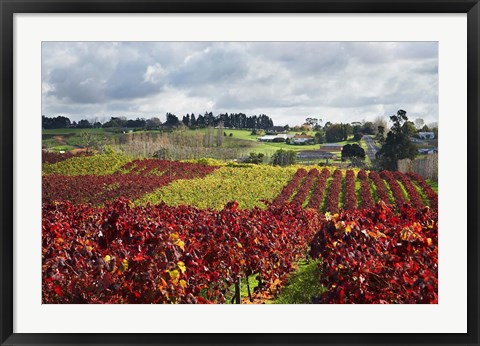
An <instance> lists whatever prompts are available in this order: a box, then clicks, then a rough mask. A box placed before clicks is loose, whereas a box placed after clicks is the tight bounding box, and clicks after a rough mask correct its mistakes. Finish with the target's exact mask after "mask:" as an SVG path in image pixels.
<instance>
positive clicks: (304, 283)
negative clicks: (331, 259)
mask: <svg viewBox="0 0 480 346" xmlns="http://www.w3.org/2000/svg"><path fill="white" fill-rule="evenodd" d="M318 264H319V262H318V261H313V260H310V261H306V260H302V261H300V262H299V263H298V268H297V270H295V271H294V272H293V273H291V274H290V276H289V277H288V279H287V282H286V285H285V286H284V287H283V288H282V291H281V293H280V294H279V295H278V296H277V297H275V298H274V299H273V300H271V301H266V302H265V303H266V304H309V303H311V301H312V298H313V297H318V296H319V295H321V294H322V293H323V292H325V291H326V290H327V289H326V288H325V287H324V286H322V285H321V284H320V275H321V272H320V268H319V265H318Z"/></svg>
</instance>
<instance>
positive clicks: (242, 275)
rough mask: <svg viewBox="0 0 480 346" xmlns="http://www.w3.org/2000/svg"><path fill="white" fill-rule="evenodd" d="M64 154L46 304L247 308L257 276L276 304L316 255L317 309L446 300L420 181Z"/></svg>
mask: <svg viewBox="0 0 480 346" xmlns="http://www.w3.org/2000/svg"><path fill="white" fill-rule="evenodd" d="M55 155H57V157H56V156H55ZM59 155H60V154H48V155H44V157H43V161H44V164H43V177H42V195H43V206H42V212H43V219H42V262H43V271H42V275H43V280H42V285H43V290H42V292H43V295H42V301H43V303H47V304H51V303H54V304H57V303H102V304H103V303H143V304H146V303H205V304H207V303H229V302H233V301H234V300H235V299H236V301H237V302H240V301H239V300H238V296H239V293H238V291H239V287H240V285H242V283H243V282H245V281H246V282H248V278H254V281H255V282H256V284H255V287H250V286H248V285H247V286H248V287H247V288H248V295H249V297H250V298H251V297H252V296H262V295H267V293H268V296H273V297H275V296H276V295H278V294H279V293H281V291H282V289H283V286H284V285H285V283H286V280H287V278H288V277H289V275H290V274H291V273H292V272H294V271H295V270H296V266H297V264H296V263H298V261H299V260H301V259H305V258H307V259H308V258H311V259H315V260H318V263H319V269H320V271H321V273H322V275H321V277H320V278H319V282H320V284H321V285H322V286H323V287H325V291H324V292H322V293H319V294H318V295H316V296H312V297H311V301H310V302H313V303H375V304H382V303H437V302H438V297H437V293H438V275H437V273H438V267H437V263H438V215H437V209H438V208H437V204H438V196H437V193H436V192H435V191H434V190H433V189H432V188H431V187H430V185H429V184H428V183H427V181H425V180H424V179H423V178H422V177H421V176H419V175H417V174H414V173H407V174H403V173H400V172H390V171H382V172H375V171H370V172H368V171H363V170H340V169H334V168H321V167H318V166H317V167H314V166H289V167H272V166H266V165H245V164H235V163H232V164H224V163H217V162H204V163H202V162H194V161H188V162H179V161H166V160H159V159H143V160H138V159H132V158H130V157H127V156H123V155H121V154H113V153H112V154H105V155H81V156H64V157H60V156H59Z"/></svg>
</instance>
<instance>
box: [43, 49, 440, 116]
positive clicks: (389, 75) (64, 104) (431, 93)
mask: <svg viewBox="0 0 480 346" xmlns="http://www.w3.org/2000/svg"><path fill="white" fill-rule="evenodd" d="M400 108H402V109H405V110H406V111H407V114H408V115H410V117H411V118H417V117H423V118H424V119H425V121H426V122H427V123H428V122H433V121H438V45H437V43H435V42H45V43H43V46H42V114H45V115H47V116H55V115H59V114H62V115H67V116H70V117H71V118H72V119H73V120H79V119H82V118H85V117H88V118H91V119H93V118H97V119H100V118H108V117H109V116H115V115H117V116H118V115H124V116H127V117H129V118H133V117H137V116H141V117H151V116H159V115H160V116H164V114H165V113H166V112H172V113H175V114H177V115H179V116H182V115H184V114H186V113H191V112H195V113H197V114H198V113H203V112H205V111H212V112H214V113H219V112H225V111H226V112H244V113H247V114H259V113H266V114H268V115H270V116H271V117H272V118H273V119H274V121H275V123H277V124H280V125H281V124H287V123H289V124H290V125H294V124H299V123H301V122H302V121H303V120H304V119H305V117H309V116H318V117H321V118H323V119H324V121H332V122H335V121H356V120H362V119H364V120H369V119H373V118H375V117H376V116H378V115H384V116H389V115H392V114H394V113H395V112H396V110H398V109H400Z"/></svg>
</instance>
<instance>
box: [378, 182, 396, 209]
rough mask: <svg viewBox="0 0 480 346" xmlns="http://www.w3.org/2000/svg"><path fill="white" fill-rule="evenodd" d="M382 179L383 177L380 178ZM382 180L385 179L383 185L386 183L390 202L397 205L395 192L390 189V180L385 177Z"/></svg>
mask: <svg viewBox="0 0 480 346" xmlns="http://www.w3.org/2000/svg"><path fill="white" fill-rule="evenodd" d="M380 179H382V178H380ZM382 181H383V185H385V189H386V190H387V193H388V199H389V200H390V204H391V205H396V202H395V197H394V196H393V192H392V190H391V189H390V185H389V184H388V182H387V181H386V180H385V179H382Z"/></svg>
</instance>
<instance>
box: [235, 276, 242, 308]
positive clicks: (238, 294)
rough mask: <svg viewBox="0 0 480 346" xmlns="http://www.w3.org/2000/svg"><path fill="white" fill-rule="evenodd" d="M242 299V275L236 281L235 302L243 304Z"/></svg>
mask: <svg viewBox="0 0 480 346" xmlns="http://www.w3.org/2000/svg"><path fill="white" fill-rule="evenodd" d="M241 303H242V302H241V300H240V277H238V278H237V280H236V281H235V304H241Z"/></svg>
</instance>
